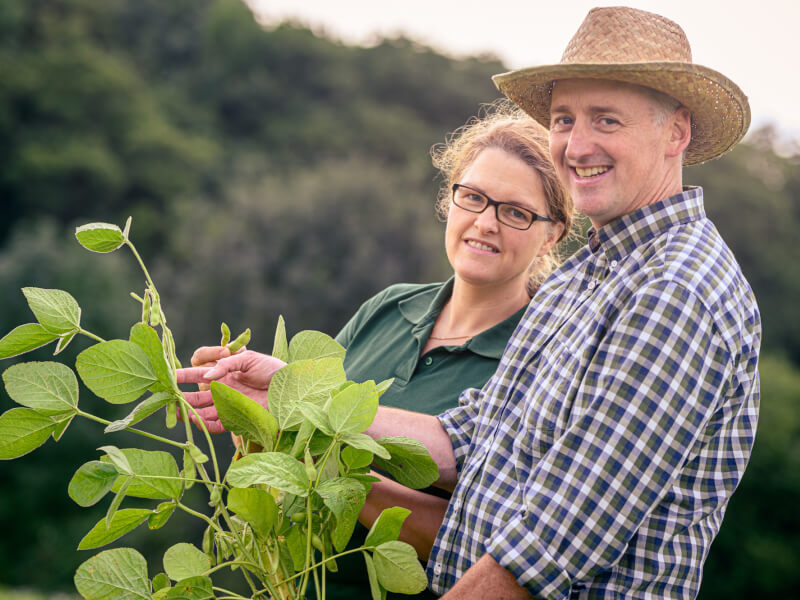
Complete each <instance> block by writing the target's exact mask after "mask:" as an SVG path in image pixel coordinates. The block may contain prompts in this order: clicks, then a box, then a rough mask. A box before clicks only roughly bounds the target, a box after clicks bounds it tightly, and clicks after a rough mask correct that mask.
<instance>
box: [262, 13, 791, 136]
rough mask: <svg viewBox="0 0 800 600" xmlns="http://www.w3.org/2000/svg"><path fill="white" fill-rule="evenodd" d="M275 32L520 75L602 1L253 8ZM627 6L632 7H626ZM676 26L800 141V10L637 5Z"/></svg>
mask: <svg viewBox="0 0 800 600" xmlns="http://www.w3.org/2000/svg"><path fill="white" fill-rule="evenodd" d="M248 2H249V3H250V5H251V6H252V7H253V8H254V9H255V10H256V11H257V12H258V13H259V14H260V15H261V19H262V20H263V22H265V23H266V24H267V25H269V24H274V23H277V22H279V21H281V20H282V19H285V18H288V17H293V18H294V19H295V20H298V21H300V22H302V23H303V24H305V25H307V26H310V27H311V28H312V29H314V30H315V31H318V32H319V31H325V32H327V34H328V35H329V36H331V37H333V38H334V39H339V40H341V41H343V42H345V43H348V44H365V45H368V44H370V43H373V42H374V41H375V40H376V38H377V37H380V36H395V35H398V34H404V35H406V36H407V37H410V38H412V39H415V40H417V41H420V42H422V43H424V44H426V45H429V46H431V47H433V48H435V49H437V50H439V51H442V52H444V53H446V54H450V55H454V56H464V55H470V54H480V53H487V52H488V53H492V54H494V55H496V56H497V57H499V58H500V59H501V60H502V61H503V62H504V64H506V65H507V66H508V67H509V68H510V69H515V68H522V67H530V66H535V65H539V64H550V63H556V62H558V61H559V59H560V58H561V53H562V52H563V50H564V48H565V47H566V45H567V42H569V40H570V38H571V37H572V35H573V34H574V33H575V31H576V30H577V29H578V26H579V25H580V23H581V22H582V21H583V18H584V17H585V16H586V13H587V12H588V10H589V9H590V8H592V7H594V6H608V5H615V4H617V3H613V2H610V3H607V4H603V3H598V2H597V0H594V1H586V0H555V1H550V2H545V1H543V0H490V1H489V2H487V1H485V0H481V1H478V0H398V1H394V0H392V1H382V0H377V1H376V0H248ZM619 4H622V2H620V3H619ZM625 4H627V5H628V6H633V7H636V8H641V9H644V10H649V11H651V12H656V13H659V14H662V15H664V16H665V17H668V18H670V19H672V20H674V21H676V22H677V23H678V24H679V25H680V26H681V27H682V28H683V30H684V31H685V32H686V35H687V36H688V37H689V42H690V43H691V46H692V54H693V59H694V62H695V63H698V64H701V65H704V66H706V67H710V68H712V69H715V70H717V71H719V72H721V73H723V74H724V75H726V76H727V77H728V78H730V79H732V80H733V81H734V82H736V83H737V84H738V85H739V87H741V88H742V90H743V91H744V93H745V94H747V96H748V98H749V100H750V108H751V111H752V115H753V119H752V122H753V125H751V130H752V129H753V128H754V127H757V126H758V125H760V124H762V123H764V122H766V121H772V122H776V123H777V124H778V126H779V127H780V129H781V130H782V131H784V132H786V134H787V135H791V136H792V137H793V138H795V139H798V140H800V109H799V108H798V103H800V76H798V71H800V68H798V65H797V63H798V59H800V1H798V0H748V1H743V0H727V1H714V0H670V1H669V2H665V1H663V0H662V1H658V2H657V1H654V0H628V1H627V2H625Z"/></svg>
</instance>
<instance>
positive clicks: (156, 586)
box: [153, 573, 169, 592]
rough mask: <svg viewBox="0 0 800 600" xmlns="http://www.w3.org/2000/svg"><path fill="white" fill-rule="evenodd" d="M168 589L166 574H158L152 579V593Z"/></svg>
mask: <svg viewBox="0 0 800 600" xmlns="http://www.w3.org/2000/svg"><path fill="white" fill-rule="evenodd" d="M166 587H169V577H167V574H166V573H159V574H158V575H156V576H155V577H153V591H154V592H157V591H158V590H161V589H164V588H166Z"/></svg>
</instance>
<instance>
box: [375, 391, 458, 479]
mask: <svg viewBox="0 0 800 600" xmlns="http://www.w3.org/2000/svg"><path fill="white" fill-rule="evenodd" d="M366 433H367V435H369V436H371V437H373V438H376V439H377V438H379V437H382V436H385V435H389V436H405V437H410V438H413V439H415V440H417V441H419V442H421V443H422V445H424V446H425V447H426V448H427V449H428V452H429V453H430V455H431V458H433V460H434V462H435V463H436V465H437V466H438V467H439V479H438V480H437V481H436V483H435V485H436V486H437V487H441V488H443V489H446V490H449V491H452V490H453V488H454V487H455V485H456V477H457V475H458V473H457V470H456V457H455V454H454V453H453V444H452V443H451V441H450V436H448V435H447V432H446V431H445V430H444V428H443V427H442V425H441V423H439V419H437V418H436V417H434V416H432V415H426V414H422V413H416V412H412V411H410V410H403V409H400V408H393V407H390V406H380V407H378V414H377V416H376V417H375V421H373V423H372V425H370V427H369V429H367V431H366Z"/></svg>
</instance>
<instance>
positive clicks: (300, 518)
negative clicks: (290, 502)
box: [291, 510, 308, 523]
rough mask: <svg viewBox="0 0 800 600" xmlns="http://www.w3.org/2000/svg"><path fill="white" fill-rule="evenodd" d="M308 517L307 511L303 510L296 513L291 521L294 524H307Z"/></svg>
mask: <svg viewBox="0 0 800 600" xmlns="http://www.w3.org/2000/svg"><path fill="white" fill-rule="evenodd" d="M307 517H308V513H306V511H304V510H301V511H299V512H296V513H294V514H293V515H292V517H291V520H292V521H293V522H294V523H305V522H306V518H307Z"/></svg>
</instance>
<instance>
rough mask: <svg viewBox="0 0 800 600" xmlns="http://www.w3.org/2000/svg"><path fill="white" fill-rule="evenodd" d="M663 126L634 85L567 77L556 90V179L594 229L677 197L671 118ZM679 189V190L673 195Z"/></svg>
mask: <svg viewBox="0 0 800 600" xmlns="http://www.w3.org/2000/svg"><path fill="white" fill-rule="evenodd" d="M666 121H667V122H666V124H664V125H658V124H656V120H655V118H654V101H653V100H652V99H651V98H650V97H649V96H648V95H647V93H646V92H645V91H644V90H642V89H641V88H639V87H638V86H635V85H630V84H626V83H618V82H613V81H604V80H599V79H564V80H559V81H557V82H555V85H554V86H553V95H552V103H551V108H550V152H551V154H552V156H553V161H554V162H555V165H556V169H557V170H558V174H559V177H560V178H561V180H562V181H563V182H564V184H565V185H566V187H567V189H568V190H569V193H570V195H571V196H572V199H573V201H574V202H575V208H577V209H578V210H579V211H580V212H582V213H583V214H585V215H586V216H588V217H589V220H590V221H591V222H592V225H594V226H595V227H601V226H603V225H605V224H606V223H608V222H610V221H612V220H614V219H616V218H618V217H620V216H622V215H624V214H627V213H629V212H632V211H634V210H636V209H638V208H641V207H642V206H645V205H647V204H651V203H653V202H657V201H659V200H662V199H663V198H666V197H668V196H670V195H672V194H674V193H677V192H679V191H680V176H679V175H678V180H677V182H676V181H675V174H674V169H668V168H667V162H666V159H665V157H666V154H667V146H668V140H669V136H670V130H671V119H667V120H666ZM676 186H677V189H676Z"/></svg>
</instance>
